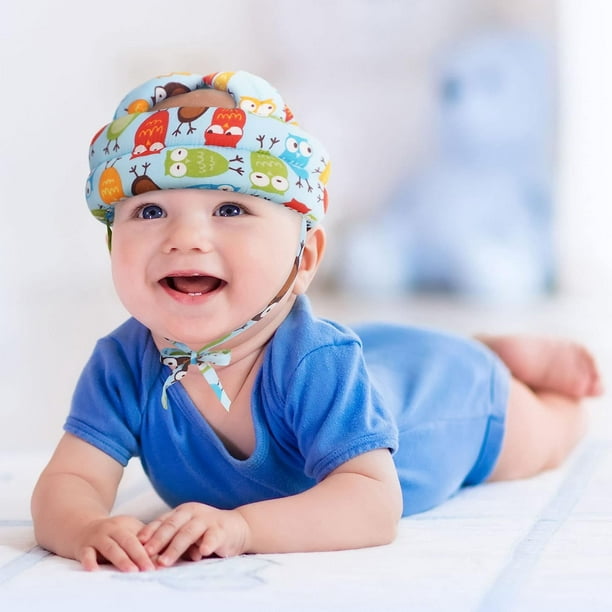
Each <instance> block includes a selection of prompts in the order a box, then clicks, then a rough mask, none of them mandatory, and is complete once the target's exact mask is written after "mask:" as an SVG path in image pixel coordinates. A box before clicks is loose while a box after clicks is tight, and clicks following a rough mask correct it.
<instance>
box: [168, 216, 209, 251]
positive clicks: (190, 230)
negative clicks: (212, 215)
mask: <svg viewBox="0 0 612 612" xmlns="http://www.w3.org/2000/svg"><path fill="white" fill-rule="evenodd" d="M212 248H213V234H212V228H211V224H210V222H208V221H207V220H206V219H205V218H204V216H203V215H189V216H185V217H180V218H178V219H176V220H174V222H173V223H171V224H169V228H168V235H167V238H166V250H168V251H170V250H180V251H193V250H199V251H202V252H208V251H211V250H212Z"/></svg>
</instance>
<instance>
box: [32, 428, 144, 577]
mask: <svg viewBox="0 0 612 612" xmlns="http://www.w3.org/2000/svg"><path fill="white" fill-rule="evenodd" d="M122 474H123V468H122V466H121V465H120V464H119V463H117V462H116V461H115V460H114V459H112V458H111V457H109V456H108V455H106V454H105V453H103V452H102V451H100V450H98V449H97V448H95V447H93V446H91V445H90V444H88V443H87V442H84V441H83V440H81V439H79V438H77V437H75V436H73V435H71V434H65V435H64V436H63V437H62V439H61V440H60V442H59V444H58V446H57V449H56V451H55V453H54V455H53V457H52V458H51V460H50V462H49V464H48V465H47V467H46V468H45V469H44V471H43V473H42V474H41V476H40V478H39V480H38V483H37V484H36V487H35V489H34V493H33V495H32V517H33V519H34V531H35V535H36V539H37V541H38V543H39V544H40V545H41V546H43V547H44V548H46V549H48V550H50V551H52V552H54V553H56V554H58V555H61V556H63V557H68V558H72V559H76V560H78V561H80V562H81V563H82V565H83V567H85V569H88V570H93V569H96V568H97V567H98V558H103V559H105V560H107V561H109V562H110V563H112V564H113V565H115V566H116V567H117V568H119V569H121V570H123V571H134V570H138V569H140V570H150V569H154V565H153V563H152V561H151V559H150V558H149V556H148V555H147V554H146V552H145V550H144V548H143V547H142V545H141V544H140V541H139V540H138V538H137V533H138V532H139V531H140V529H142V527H143V523H142V522H141V521H139V520H137V519H136V518H134V517H129V516H116V517H110V515H109V513H110V510H111V508H112V505H113V503H114V501H115V495H116V493H117V487H118V486H119V481H120V480H121V476H122Z"/></svg>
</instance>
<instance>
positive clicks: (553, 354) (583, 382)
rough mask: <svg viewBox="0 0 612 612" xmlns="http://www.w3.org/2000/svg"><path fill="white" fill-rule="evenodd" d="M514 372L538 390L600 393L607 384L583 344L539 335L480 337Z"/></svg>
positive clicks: (566, 392)
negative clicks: (602, 379) (603, 382)
mask: <svg viewBox="0 0 612 612" xmlns="http://www.w3.org/2000/svg"><path fill="white" fill-rule="evenodd" d="M477 339H478V340H480V341H481V342H483V343H484V344H486V345H487V346H488V347H489V348H490V349H491V350H492V351H493V352H495V353H497V354H498V355H499V357H500V358H501V360H502V361H503V362H504V363H505V364H506V365H507V366H508V369H509V370H510V372H511V373H512V375H513V376H514V377H515V378H517V379H518V380H520V381H521V382H523V383H525V384H526V385H527V386H528V387H531V388H532V389H534V390H537V391H554V392H557V393H563V394H565V395H569V396H572V397H577V398H580V397H587V396H591V397H593V396H597V395H601V394H602V393H603V385H602V382H601V377H600V374H599V370H598V368H597V364H596V363H595V359H594V358H593V356H592V355H591V353H590V352H589V351H588V350H587V349H586V348H585V347H584V346H582V345H581V344H578V343H576V342H573V341H571V340H565V339H557V338H544V337H538V336H526V335H516V336H478V337H477Z"/></svg>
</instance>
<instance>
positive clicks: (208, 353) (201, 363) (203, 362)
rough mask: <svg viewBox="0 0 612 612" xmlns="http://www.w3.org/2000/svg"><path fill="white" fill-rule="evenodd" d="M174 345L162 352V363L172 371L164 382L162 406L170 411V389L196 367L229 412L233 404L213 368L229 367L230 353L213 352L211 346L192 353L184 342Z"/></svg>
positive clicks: (226, 351)
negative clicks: (190, 369)
mask: <svg viewBox="0 0 612 612" xmlns="http://www.w3.org/2000/svg"><path fill="white" fill-rule="evenodd" d="M173 344H174V347H173V348H164V349H161V351H160V353H161V355H160V359H161V362H162V363H163V364H164V365H167V366H168V367H169V368H170V369H171V370H172V373H171V374H170V376H168V378H166V382H164V388H163V390H162V398H161V403H162V406H163V407H164V408H165V409H166V410H167V409H168V396H167V391H168V387H170V386H171V385H173V384H174V383H175V382H176V381H178V380H181V378H183V376H185V374H187V369H188V368H189V366H190V365H195V366H198V369H199V370H200V372H202V375H203V376H204V378H205V379H206V381H207V382H208V384H209V385H210V386H211V388H212V390H213V391H214V392H215V395H216V396H217V399H218V400H219V402H220V403H221V405H222V406H223V408H225V410H227V411H228V412H229V409H230V406H231V403H232V402H231V400H230V398H229V397H228V395H227V393H226V392H225V390H224V389H223V385H222V384H221V381H220V380H219V377H218V376H217V373H216V372H215V370H214V368H213V366H226V365H228V364H229V363H230V361H231V353H230V351H229V350H223V351H212V350H210V348H211V347H210V346H206V347H204V348H201V349H200V350H199V351H192V350H191V349H190V348H189V347H188V346H187V345H186V344H183V343H182V342H173ZM215 344H217V343H215Z"/></svg>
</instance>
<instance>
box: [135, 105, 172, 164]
mask: <svg viewBox="0 0 612 612" xmlns="http://www.w3.org/2000/svg"><path fill="white" fill-rule="evenodd" d="M169 120H170V115H169V114H168V111H167V110H160V111H157V112H156V113H153V114H152V115H150V116H149V117H148V118H147V119H145V120H144V121H143V122H142V124H141V125H140V127H139V128H138V129H137V130H136V134H134V149H133V151H132V159H134V158H135V157H142V156H143V155H153V154H155V153H159V152H160V151H162V150H163V149H164V148H165V147H166V133H167V132H168V122H169Z"/></svg>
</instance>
